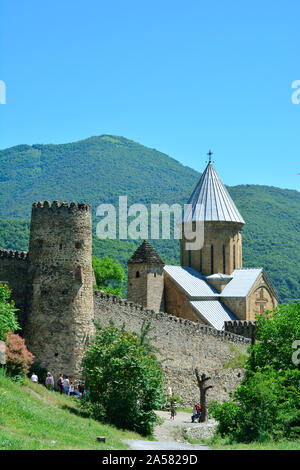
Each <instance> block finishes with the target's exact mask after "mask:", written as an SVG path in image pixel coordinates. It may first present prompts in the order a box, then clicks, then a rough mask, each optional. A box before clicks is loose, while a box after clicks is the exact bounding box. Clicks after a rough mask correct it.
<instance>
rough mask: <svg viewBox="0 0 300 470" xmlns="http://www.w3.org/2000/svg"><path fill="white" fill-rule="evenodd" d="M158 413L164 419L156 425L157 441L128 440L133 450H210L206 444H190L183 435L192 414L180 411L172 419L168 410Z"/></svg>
mask: <svg viewBox="0 0 300 470" xmlns="http://www.w3.org/2000/svg"><path fill="white" fill-rule="evenodd" d="M157 415H158V416H159V417H160V418H161V419H162V420H163V423H162V424H159V425H157V426H156V427H155V430H154V437H155V439H156V441H138V440H128V441H126V442H128V444H129V445H130V448H131V449H133V450H209V447H206V446H204V445H193V444H189V443H188V442H187V441H186V440H185V439H184V437H183V434H182V431H183V429H184V428H186V427H187V426H188V425H189V424H190V423H191V414H190V413H184V412H180V411H179V412H178V413H177V415H176V416H175V419H174V421H173V420H171V419H170V413H169V412H167V411H157Z"/></svg>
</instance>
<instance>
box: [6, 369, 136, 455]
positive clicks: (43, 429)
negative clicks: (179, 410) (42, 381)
mask: <svg viewBox="0 0 300 470" xmlns="http://www.w3.org/2000/svg"><path fill="white" fill-rule="evenodd" d="M75 400H76V399H75V398H74V399H73V398H71V397H67V396H63V395H62V396H61V395H59V394H58V393H56V392H49V391H48V390H46V388H45V387H44V386H42V385H36V384H33V383H31V382H30V381H29V380H27V381H26V385H25V386H23V385H20V384H16V383H14V382H12V381H11V380H9V379H8V378H7V377H5V376H3V374H2V373H1V371H0V450H1V449H6V450H9V449H16V450H21V449H25V450H27V449H32V450H37V449H41V450H43V449H56V450H58V449H98V450H99V449H127V448H128V446H127V445H126V444H124V443H123V442H122V441H123V440H125V439H141V437H140V436H139V435H138V434H135V433H132V432H129V431H120V430H118V429H116V428H114V427H112V426H108V425H104V424H101V423H99V422H97V421H95V420H93V419H90V418H85V417H83V416H82V415H81V414H80V411H79V409H78V405H77V403H76V401H75ZM97 436H106V442H105V444H104V443H99V442H97V441H96V437H97Z"/></svg>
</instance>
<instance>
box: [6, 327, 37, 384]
mask: <svg viewBox="0 0 300 470" xmlns="http://www.w3.org/2000/svg"><path fill="white" fill-rule="evenodd" d="M5 345H6V372H7V374H8V375H10V376H11V377H17V376H25V375H26V374H28V372H29V368H30V366H31V364H32V362H33V359H34V356H33V354H31V353H30V352H29V351H28V349H27V348H26V346H25V341H24V339H23V338H21V337H20V336H19V335H15V334H13V333H11V332H10V333H8V335H7V338H6V342H5Z"/></svg>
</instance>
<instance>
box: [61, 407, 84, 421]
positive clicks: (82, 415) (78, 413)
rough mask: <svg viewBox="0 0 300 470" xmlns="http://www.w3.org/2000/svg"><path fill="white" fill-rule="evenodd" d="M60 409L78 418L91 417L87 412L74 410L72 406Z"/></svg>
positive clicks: (78, 409)
mask: <svg viewBox="0 0 300 470" xmlns="http://www.w3.org/2000/svg"><path fill="white" fill-rule="evenodd" d="M61 409H62V410H66V411H68V412H69V413H73V414H74V415H76V416H79V417H80V418H91V415H90V414H89V413H88V412H87V411H84V410H81V409H80V408H75V407H74V405H73V406H70V405H62V406H61Z"/></svg>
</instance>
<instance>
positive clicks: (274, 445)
mask: <svg viewBox="0 0 300 470" xmlns="http://www.w3.org/2000/svg"><path fill="white" fill-rule="evenodd" d="M186 438H187V437H186ZM187 440H188V442H189V443H190V444H204V445H206V446H208V447H210V449H212V450H300V442H299V440H297V441H296V440H295V441H292V440H287V439H285V440H281V441H278V442H275V441H266V442H251V443H248V444H243V443H238V442H230V440H229V439H222V438H221V437H212V438H210V439H188V438H187Z"/></svg>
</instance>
